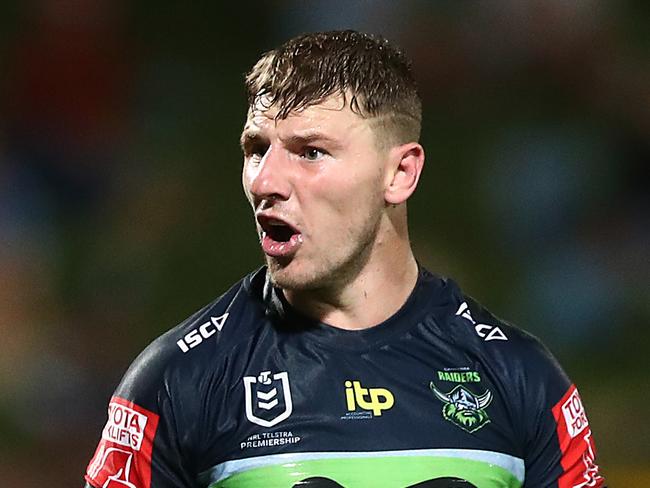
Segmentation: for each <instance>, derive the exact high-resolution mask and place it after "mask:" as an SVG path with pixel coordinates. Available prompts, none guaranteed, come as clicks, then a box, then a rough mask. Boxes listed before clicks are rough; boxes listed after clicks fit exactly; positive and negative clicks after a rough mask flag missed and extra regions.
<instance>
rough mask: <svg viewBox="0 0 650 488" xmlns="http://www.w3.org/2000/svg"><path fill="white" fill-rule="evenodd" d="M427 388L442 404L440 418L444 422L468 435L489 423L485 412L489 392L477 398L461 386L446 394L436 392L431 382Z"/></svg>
mask: <svg viewBox="0 0 650 488" xmlns="http://www.w3.org/2000/svg"><path fill="white" fill-rule="evenodd" d="M429 387H430V388H431V391H432V392H433V394H434V395H435V396H436V398H437V399H438V400H440V401H441V402H443V403H444V406H443V407H442V416H443V417H444V419H445V420H448V421H449V422H451V423H452V424H454V425H456V426H458V427H460V428H461V429H463V430H465V431H467V432H469V433H470V434H471V433H472V432H476V431H477V430H479V429H480V428H481V427H483V426H485V425H486V424H488V423H489V422H490V417H489V416H488V414H487V413H486V411H485V409H486V408H487V406H488V405H489V404H490V402H491V401H492V392H491V391H490V390H486V391H485V393H483V394H482V395H481V396H477V395H475V394H474V393H472V392H471V391H470V390H468V389H467V388H466V387H465V386H463V385H457V386H455V387H454V388H453V389H452V390H451V391H450V392H448V393H443V392H442V391H440V390H438V389H437V388H436V385H434V384H433V381H432V382H431V383H429Z"/></svg>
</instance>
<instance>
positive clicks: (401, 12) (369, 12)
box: [0, 0, 650, 488]
mask: <svg viewBox="0 0 650 488" xmlns="http://www.w3.org/2000/svg"><path fill="white" fill-rule="evenodd" d="M335 28H336V29H338V28H356V29H359V30H364V31H368V32H373V33H379V34H382V35H384V36H385V37H388V38H389V39H391V40H393V41H395V42H396V43H397V44H399V45H401V46H402V47H403V48H404V49H405V50H406V51H407V53H408V54H409V56H410V57H411V58H412V59H413V64H414V69H415V73H416V76H417V78H418V80H419V84H420V87H421V92H422V96H423V99H424V102H425V115H424V119H425V121H424V131H423V136H422V142H423V144H424V145H425V149H426V151H427V163H426V169H425V174H424V177H423V180H422V181H421V184H420V188H419V189H418V192H417V193H416V195H415V196H414V198H413V200H412V203H410V204H409V208H410V219H411V228H412V239H413V243H414V246H415V248H416V251H417V254H418V256H419V258H420V260H421V262H422V263H423V264H424V265H426V266H427V267H428V268H429V269H431V270H432V271H434V272H437V273H439V274H442V275H446V276H451V277H453V278H454V279H455V280H456V281H458V282H459V283H460V284H461V285H462V286H463V288H464V289H465V291H466V292H468V293H470V294H471V295H473V296H474V297H476V298H477V299H478V300H479V301H481V302H482V303H483V304H485V305H486V306H488V307H489V308H490V309H491V310H492V311H494V312H495V313H496V314H497V315H500V316H502V317H504V318H506V319H508V320H511V321H513V322H515V323H517V324H519V325H520V326H522V327H523V328H526V329H528V330H530V331H531V332H533V333H535V334H536V335H538V336H540V337H541V338H542V339H543V341H544V342H545V343H546V344H547V345H548V346H549V347H550V348H551V349H552V350H553V351H554V352H555V354H556V355H557V356H558V358H559V359H560V361H561V362H562V364H563V365H564V367H565V369H566V370H567V372H568V373H569V375H570V376H571V377H572V378H573V380H574V381H575V382H576V383H577V384H578V385H579V387H580V391H581V394H582V397H583V400H584V402H585V404H586V406H587V411H588V413H589V418H590V423H591V426H592V430H593V431H594V433H595V436H596V441H597V447H598V449H599V461H600V462H599V464H600V465H601V468H602V470H603V472H604V474H605V475H606V476H607V477H608V478H609V481H610V486H624V487H628V486H650V467H649V453H650V449H649V440H650V428H649V427H648V423H647V422H646V419H647V413H648V401H649V400H648V391H650V382H649V381H648V375H649V374H650V368H648V359H647V358H648V352H647V351H648V347H649V344H650V343H649V341H648V338H649V336H650V333H649V332H648V329H649V328H648V323H649V319H650V296H649V295H650V287H649V286H648V285H649V284H650V259H649V258H648V251H649V250H650V213H649V209H650V198H649V196H650V192H649V190H648V188H649V184H650V178H649V175H650V171H649V170H648V166H649V164H650V4H649V3H648V2H643V1H636V2H631V1H615V0H609V1H605V0H602V1H598V0H576V1H568V2H567V1H562V0H497V1H492V2H474V1H466V0H446V1H443V0H439V1H436V0H430V1H424V0H422V1H399V2H397V1H389V0H383V1H379V0H377V1H349V0H348V1H343V0H329V1H322V2H321V1H297V0H296V1H290V0H285V1H267V2H257V3H256V2H245V3H242V4H239V3H234V2H223V3H218V2H184V3H183V6H181V2H153V1H140V2H126V1H117V0H115V1H111V0H28V1H24V2H13V3H11V2H10V3H7V2H5V3H3V5H2V7H0V280H1V281H0V337H1V338H2V341H1V342H0V485H2V486H3V487H5V486H6V487H12V488H13V487H18V488H23V487H25V488H27V487H30V488H31V487H42V486H48V487H49V488H58V487H70V486H80V485H81V479H82V474H83V471H84V469H85V466H86V463H87V462H88V460H89V459H90V457H91V456H92V453H93V451H94V448H95V445H96V443H97V441H98V438H99V435H100V432H101V428H102V425H103V423H104V421H105V408H106V403H107V400H108V398H109V397H110V394H111V392H112V390H113V388H114V387H115V386H116V384H117V382H118V381H119V379H120V377H121V376H122V374H123V373H124V371H125V369H126V367H127V366H128V364H129V363H130V362H131V360H132V359H133V358H134V357H135V355H136V354H137V353H138V352H139V351H140V350H141V349H142V348H143V347H144V346H145V345H146V344H147V343H148V342H150V341H151V340H152V339H153V338H155V337H156V336H158V335H159V334H161V333H162V332H163V331H165V330H167V329H168V328H170V327H172V326H174V325H175V324H176V323H178V322H179V321H181V320H182V319H184V318H185V317H186V316H188V315H189V314H190V313H192V312H193V311H195V310H196V309H198V308H199V307H201V306H202V305H204V304H205V303H207V302H208V301H210V300H212V299H213V298H214V297H216V296H218V295H219V294H220V293H222V292H223V291H224V290H225V289H226V288H227V287H228V286H229V285H230V284H231V283H232V282H234V281H235V280H237V279H239V278H240V277H241V276H242V275H244V274H245V273H247V272H248V271H249V270H251V269H253V268H255V267H257V266H259V265H260V264H261V262H262V258H261V253H260V251H259V249H258V244H257V241H256V236H255V233H254V226H253V221H252V218H251V215H250V211H249V209H248V208H247V206H246V203H245V200H244V197H243V194H242V191H241V188H240V182H239V179H240V167H241V156H240V153H239V147H238V136H239V132H240V130H241V127H242V123H243V118H244V114H245V110H246V102H245V95H244V89H243V84H242V79H243V74H244V73H245V72H246V71H247V70H248V68H249V67H250V66H251V65H252V64H253V63H254V62H255V60H256V59H257V57H258V56H259V55H260V54H261V52H263V51H264V50H267V49H270V48H272V47H274V46H275V45H277V44H278V43H280V42H282V41H283V40H285V39H287V38H288V37H290V36H293V35H295V34H298V33H302V32H306V31H315V30H324V29H335Z"/></svg>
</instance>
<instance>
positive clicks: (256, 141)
mask: <svg viewBox="0 0 650 488" xmlns="http://www.w3.org/2000/svg"><path fill="white" fill-rule="evenodd" d="M276 113H277V110H275V109H274V108H273V107H271V108H270V109H267V108H264V105H263V104H262V103H258V104H257V105H256V106H255V107H253V109H251V110H250V111H249V114H248V117H247V120H246V125H245V127H244V131H243V134H242V147H243V150H244V169H243V176H242V180H243V186H244V191H245V193H246V196H247V198H248V200H249V202H250V203H251V205H252V207H253V210H254V211H255V217H256V222H257V230H258V234H259V236H260V241H261V245H262V250H263V251H264V253H265V255H266V261H267V265H268V268H269V271H270V273H271V277H272V279H273V281H274V282H275V284H276V285H278V286H280V287H281V288H284V289H288V290H311V289H318V288H324V287H330V286H333V285H334V286H336V285H339V286H340V285H342V284H344V283H345V282H346V281H347V280H349V279H351V277H353V276H355V275H356V274H357V272H358V271H359V270H360V269H361V268H362V267H363V266H364V264H366V262H367V260H368V257H369V255H370V251H371V249H372V248H373V246H374V245H375V244H376V240H377V236H378V232H379V228H380V222H381V217H382V214H383V212H384V208H385V201H384V188H385V184H386V173H387V169H388V164H387V160H388V150H382V149H380V145H379V144H378V143H377V139H376V134H374V133H373V130H372V129H371V127H370V124H369V122H368V120H366V119H363V118H361V117H360V116H358V115H357V114H355V113H353V112H352V111H351V110H350V108H349V107H348V106H347V105H345V106H344V104H343V101H342V98H341V97H330V98H328V99H327V100H325V101H324V102H323V103H320V104H318V105H312V106H309V107H307V108H306V109H304V110H301V111H299V112H295V113H292V114H291V115H289V117H287V118H286V119H280V120H277V121H276V120H275V115H276Z"/></svg>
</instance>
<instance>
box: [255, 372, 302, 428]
mask: <svg viewBox="0 0 650 488" xmlns="http://www.w3.org/2000/svg"><path fill="white" fill-rule="evenodd" d="M244 391H245V393H246V418H247V419H248V420H250V421H251V422H252V423H254V424H257V425H261V426H262V427H273V426H274V425H277V424H279V423H280V422H282V421H283V420H286V419H287V418H289V416H290V415H291V412H292V411H293V404H292V403H291V388H290V386H289V373H287V372H286V371H283V372H281V373H275V374H271V372H270V371H262V372H261V373H260V374H259V375H258V376H244Z"/></svg>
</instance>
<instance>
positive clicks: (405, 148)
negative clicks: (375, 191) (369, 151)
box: [384, 142, 424, 205]
mask: <svg viewBox="0 0 650 488" xmlns="http://www.w3.org/2000/svg"><path fill="white" fill-rule="evenodd" d="M391 161H392V162H393V168H392V172H391V176H392V178H391V180H390V181H389V183H388V186H387V187H386V191H385V192H384V199H385V200H386V203H388V204H392V205H397V204H400V203H404V202H405V201H406V200H407V199H408V198H409V197H410V196H411V195H412V194H413V192H414V191H415V188H416V187H417V185H418V181H419V179H420V174H422V168H423V167H424V149H423V148H422V146H421V145H420V144H418V143H416V142H411V143H408V144H403V145H401V146H397V147H395V148H393V149H392V150H391Z"/></svg>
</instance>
